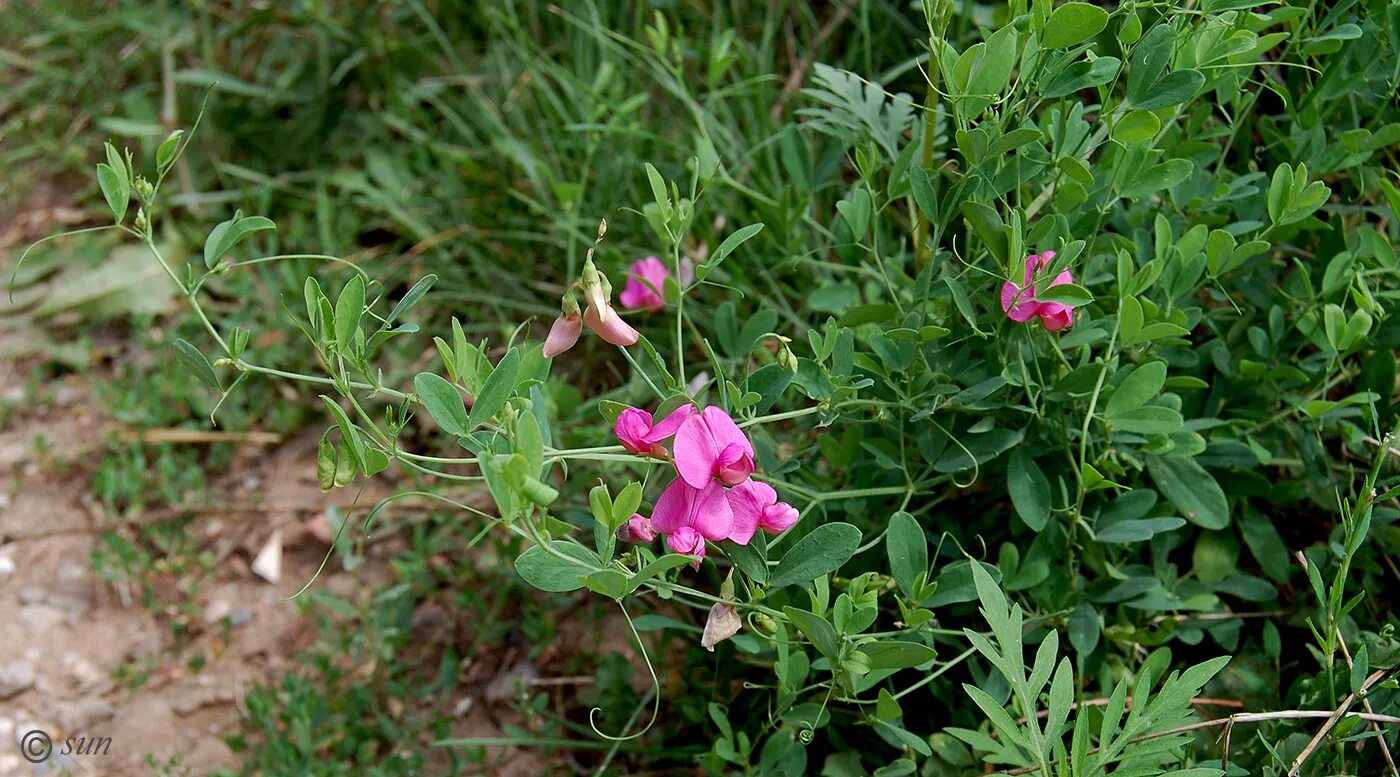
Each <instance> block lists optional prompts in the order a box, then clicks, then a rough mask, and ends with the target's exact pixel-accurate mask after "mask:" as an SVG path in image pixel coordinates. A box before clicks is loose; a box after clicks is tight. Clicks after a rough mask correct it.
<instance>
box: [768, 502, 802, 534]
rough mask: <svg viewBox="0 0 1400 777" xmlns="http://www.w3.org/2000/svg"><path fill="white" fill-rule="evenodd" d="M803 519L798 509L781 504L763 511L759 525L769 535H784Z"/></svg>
mask: <svg viewBox="0 0 1400 777" xmlns="http://www.w3.org/2000/svg"><path fill="white" fill-rule="evenodd" d="M801 517H802V516H801V515H800V514H799V513H798V512H797V508H796V507H793V506H792V505H790V504H788V503H787V502H779V503H777V504H775V505H770V506H769V507H767V508H765V509H764V510H763V517H762V519H761V520H759V522H758V525H759V526H760V527H762V529H763V530H764V531H766V532H768V533H769V534H782V533H783V532H785V531H787V530H788V529H791V528H792V527H793V525H794V524H796V523H797V521H798V519H799V518H801Z"/></svg>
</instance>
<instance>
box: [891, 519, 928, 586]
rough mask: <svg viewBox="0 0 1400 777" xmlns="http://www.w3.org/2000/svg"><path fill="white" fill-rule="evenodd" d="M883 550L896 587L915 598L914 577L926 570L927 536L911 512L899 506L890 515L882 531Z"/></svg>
mask: <svg viewBox="0 0 1400 777" xmlns="http://www.w3.org/2000/svg"><path fill="white" fill-rule="evenodd" d="M885 554H886V555H887V556H888V557H889V560H890V574H892V575H894V580H895V582H896V583H897V584H898V585H899V590H901V591H903V592H904V595H905V596H907V597H909V598H910V599H914V600H917V598H918V594H917V593H916V591H915V586H914V581H915V578H917V577H918V576H919V575H920V574H921V573H924V572H927V571H928V540H927V538H925V536H924V529H923V527H922V526H920V525H919V521H918V520H917V519H915V518H914V516H912V515H910V514H909V513H906V512H904V511H903V510H901V511H899V512H897V513H895V514H894V515H893V516H891V517H890V525H889V529H888V530H887V531H886V532H885Z"/></svg>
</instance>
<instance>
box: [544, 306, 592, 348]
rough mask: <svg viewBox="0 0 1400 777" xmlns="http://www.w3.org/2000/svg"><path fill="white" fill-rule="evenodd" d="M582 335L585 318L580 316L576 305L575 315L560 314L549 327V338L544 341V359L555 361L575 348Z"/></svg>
mask: <svg viewBox="0 0 1400 777" xmlns="http://www.w3.org/2000/svg"><path fill="white" fill-rule="evenodd" d="M582 333H583V317H582V316H580V315H579V313H578V306H577V305H575V306H574V312H573V313H560V314H559V317H558V318H556V319H554V324H553V325H552V326H550V327H549V336H548V337H546V338H545V339H544V358H546V359H553V358H554V357H556V356H558V355H559V354H561V353H563V352H565V351H567V350H569V349H570V348H573V347H574V343H577V342H578V337H579V335H580V334H582Z"/></svg>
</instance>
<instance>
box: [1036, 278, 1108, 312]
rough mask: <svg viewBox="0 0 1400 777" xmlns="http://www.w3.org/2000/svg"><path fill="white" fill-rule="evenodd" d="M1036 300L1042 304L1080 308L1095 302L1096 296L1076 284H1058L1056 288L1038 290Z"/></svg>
mask: <svg viewBox="0 0 1400 777" xmlns="http://www.w3.org/2000/svg"><path fill="white" fill-rule="evenodd" d="M1035 298H1036V299H1037V300H1039V301H1041V302H1058V303H1060V304H1062V305H1071V306H1074V307H1080V306H1082V305H1087V304H1089V303H1090V302H1093V301H1094V295H1093V294H1090V293H1089V290H1088V289H1086V288H1084V287H1083V286H1080V285H1078V284H1074V283H1058V284H1055V285H1054V286H1047V287H1046V288H1045V289H1044V290H1043V291H1042V290H1039V289H1037V290H1036V292H1035Z"/></svg>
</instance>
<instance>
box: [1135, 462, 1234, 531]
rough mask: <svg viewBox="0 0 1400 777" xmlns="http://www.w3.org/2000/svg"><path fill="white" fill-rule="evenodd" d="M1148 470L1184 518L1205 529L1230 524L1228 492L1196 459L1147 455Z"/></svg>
mask: <svg viewBox="0 0 1400 777" xmlns="http://www.w3.org/2000/svg"><path fill="white" fill-rule="evenodd" d="M1147 471H1148V473H1149V474H1151V475H1152V482H1153V483H1155V484H1156V485H1157V490H1158V491H1160V492H1161V493H1162V496H1165V497H1166V498H1167V500H1168V501H1170V502H1171V503H1172V505H1173V506H1174V507H1176V509H1178V510H1180V511H1181V517H1183V518H1185V519H1186V520H1188V521H1190V522H1192V523H1194V524H1196V525H1197V526H1201V527H1204V528H1206V529H1223V528H1225V527H1226V526H1229V525H1230V504H1229V502H1228V501H1226V499H1225V492H1224V491H1222V490H1221V489H1220V484H1219V483H1217V482H1215V478H1213V477H1211V474H1210V473H1209V472H1207V471H1206V470H1205V468H1203V467H1202V466H1201V465H1200V464H1197V463H1196V461H1195V460H1194V459H1183V458H1175V457H1172V458H1167V457H1161V456H1148V457H1147Z"/></svg>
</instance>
